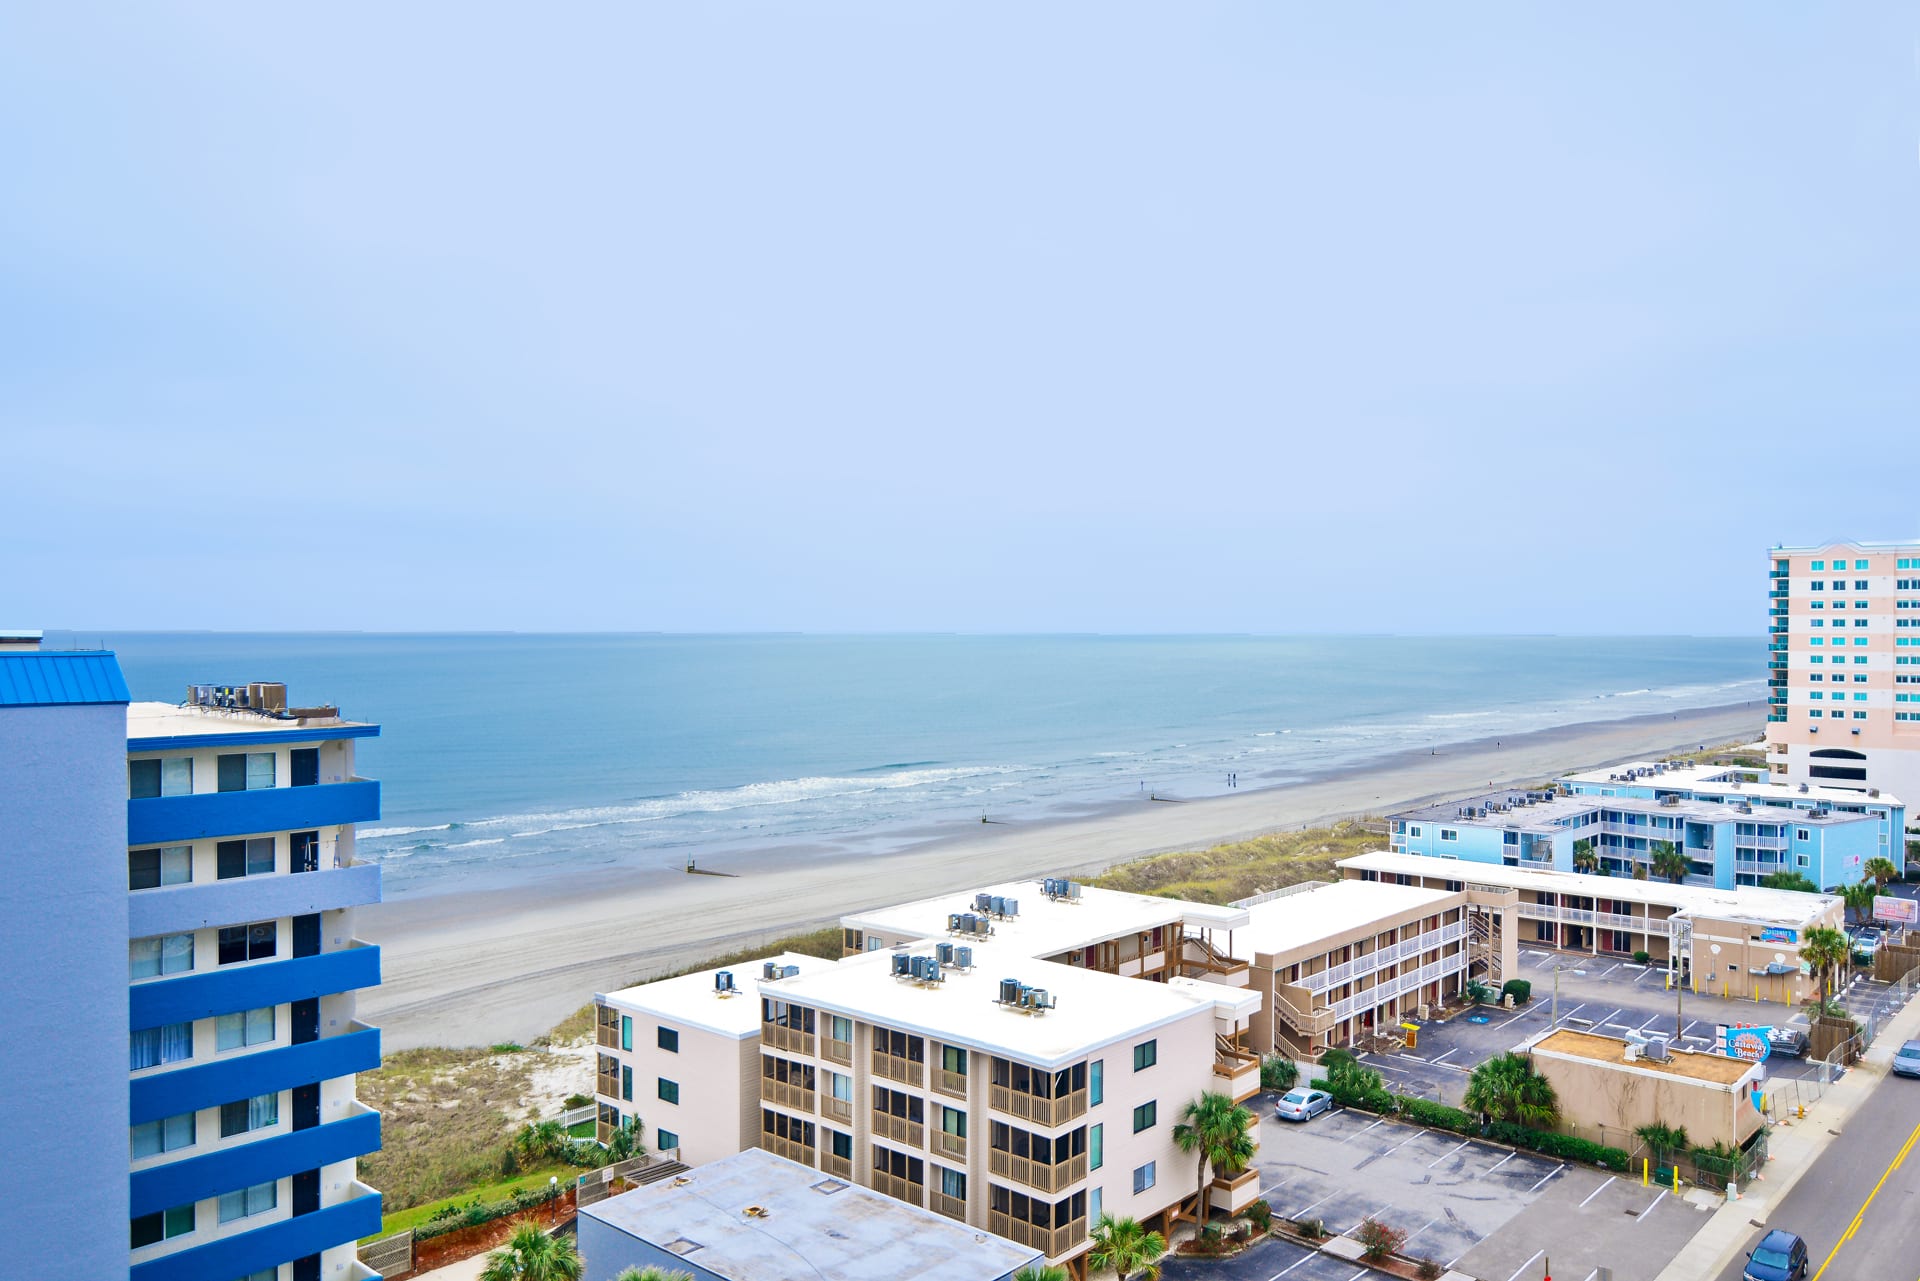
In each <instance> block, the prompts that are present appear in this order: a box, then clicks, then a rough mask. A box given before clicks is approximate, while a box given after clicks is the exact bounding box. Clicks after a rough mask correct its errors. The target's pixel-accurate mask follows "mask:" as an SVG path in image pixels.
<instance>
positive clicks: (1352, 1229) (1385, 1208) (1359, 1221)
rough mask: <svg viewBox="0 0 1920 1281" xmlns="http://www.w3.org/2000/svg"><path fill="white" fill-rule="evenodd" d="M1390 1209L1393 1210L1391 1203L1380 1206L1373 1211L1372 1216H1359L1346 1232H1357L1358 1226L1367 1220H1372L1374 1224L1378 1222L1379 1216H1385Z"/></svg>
mask: <svg viewBox="0 0 1920 1281" xmlns="http://www.w3.org/2000/svg"><path fill="white" fill-rule="evenodd" d="M1392 1208H1393V1203H1392V1202H1388V1203H1387V1204H1386V1205H1383V1206H1381V1207H1380V1208H1379V1209H1378V1210H1375V1211H1374V1212H1373V1213H1372V1214H1363V1215H1361V1216H1360V1217H1359V1218H1357V1219H1355V1220H1354V1221H1353V1226H1352V1227H1350V1228H1348V1229H1347V1231H1349V1232H1355V1231H1358V1230H1359V1227H1360V1225H1361V1224H1362V1223H1365V1222H1366V1221H1367V1220H1368V1219H1372V1220H1373V1221H1374V1222H1375V1223H1378V1222H1380V1216H1381V1215H1383V1214H1385V1213H1386V1212H1387V1211H1388V1210H1391V1209H1392Z"/></svg>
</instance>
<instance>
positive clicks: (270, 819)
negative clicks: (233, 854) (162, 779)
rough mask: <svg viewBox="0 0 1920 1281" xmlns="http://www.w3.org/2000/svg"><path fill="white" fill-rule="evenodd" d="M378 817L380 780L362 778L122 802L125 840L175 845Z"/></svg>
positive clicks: (153, 797) (128, 841)
mask: <svg viewBox="0 0 1920 1281" xmlns="http://www.w3.org/2000/svg"><path fill="white" fill-rule="evenodd" d="M379 817H380V784H379V783H377V782H375V781H373V780H372V779H365V778H360V779H355V780H353V781H352V782H351V783H322V784H320V785H318V786H316V787H263V788H259V789H257V790H255V791H251V792H200V793H196V794H194V795H192V796H151V797H146V798H144V799H141V800H131V801H128V802H127V844H128V845H168V844H178V843H181V842H185V841H195V840H205V839H206V838H208V837H214V836H249V835H252V834H255V833H259V832H286V831H292V830H294V829H298V828H309V827H330V826H333V825H335V824H339V823H366V822H371V821H372V820H374V819H377V818H379Z"/></svg>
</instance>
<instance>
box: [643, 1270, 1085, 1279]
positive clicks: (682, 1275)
mask: <svg viewBox="0 0 1920 1281" xmlns="http://www.w3.org/2000/svg"><path fill="white" fill-rule="evenodd" d="M613 1281H693V1273H691V1272H668V1271H667V1270H666V1269H665V1268H653V1267H647V1268H622V1269H620V1275H619V1276H616V1277H615V1278H614V1279H613ZM1013 1281H1020V1274H1019V1273H1017V1272H1016V1273H1014V1274H1013ZM1041 1281H1052V1278H1041ZM1059 1281H1067V1274H1066V1273H1064V1272H1062V1273H1061V1274H1060V1278H1059Z"/></svg>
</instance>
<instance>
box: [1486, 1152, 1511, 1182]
mask: <svg viewBox="0 0 1920 1281" xmlns="http://www.w3.org/2000/svg"><path fill="white" fill-rule="evenodd" d="M1519 1155H1520V1154H1519V1153H1518V1152H1509V1153H1507V1154H1506V1155H1505V1156H1503V1157H1501V1158H1500V1159H1499V1160H1498V1161H1495V1162H1494V1163H1493V1164H1492V1165H1490V1166H1488V1167H1487V1168H1486V1169H1484V1170H1482V1171H1480V1177H1481V1178H1483V1179H1484V1178H1486V1177H1487V1176H1488V1175H1489V1174H1492V1173H1493V1172H1494V1171H1495V1170H1497V1169H1499V1168H1500V1167H1501V1166H1503V1165H1505V1164H1506V1163H1507V1162H1509V1161H1511V1160H1513V1158H1515V1157H1517V1156H1519Z"/></svg>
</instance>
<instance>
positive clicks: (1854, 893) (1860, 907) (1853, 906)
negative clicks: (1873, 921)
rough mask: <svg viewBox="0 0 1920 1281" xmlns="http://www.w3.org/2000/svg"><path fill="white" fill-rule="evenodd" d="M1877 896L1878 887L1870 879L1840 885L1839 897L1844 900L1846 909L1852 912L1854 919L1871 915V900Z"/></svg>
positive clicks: (1864, 918)
mask: <svg viewBox="0 0 1920 1281" xmlns="http://www.w3.org/2000/svg"><path fill="white" fill-rule="evenodd" d="M1879 896H1880V889H1879V887H1878V886H1876V885H1875V884H1874V883H1873V882H1872V881H1862V882H1860V883H1859V884H1858V885H1842V886H1841V887H1840V897H1841V898H1842V899H1844V900H1845V901H1846V904H1847V911H1849V912H1851V913H1852V914H1853V919H1854V920H1855V921H1864V920H1866V919H1867V918H1868V917H1869V916H1872V915H1873V900H1874V899H1876V898H1878V897H1879Z"/></svg>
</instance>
